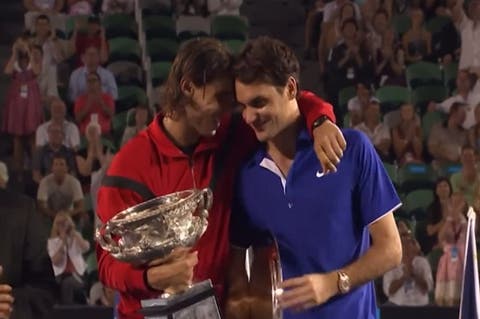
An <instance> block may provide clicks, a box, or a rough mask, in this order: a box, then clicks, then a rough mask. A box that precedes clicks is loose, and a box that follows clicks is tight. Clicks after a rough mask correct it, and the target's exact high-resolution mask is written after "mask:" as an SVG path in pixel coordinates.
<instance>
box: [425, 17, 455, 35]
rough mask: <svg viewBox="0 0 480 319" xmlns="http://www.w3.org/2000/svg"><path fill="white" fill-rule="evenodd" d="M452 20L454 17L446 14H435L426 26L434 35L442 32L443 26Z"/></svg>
mask: <svg viewBox="0 0 480 319" xmlns="http://www.w3.org/2000/svg"><path fill="white" fill-rule="evenodd" d="M451 22H452V19H450V18H449V17H446V16H435V17H433V18H430V19H429V20H428V21H427V23H426V25H425V28H426V29H427V31H429V32H430V33H431V34H432V35H434V34H436V33H440V32H442V30H443V28H445V26H447V25H448V24H449V23H451Z"/></svg>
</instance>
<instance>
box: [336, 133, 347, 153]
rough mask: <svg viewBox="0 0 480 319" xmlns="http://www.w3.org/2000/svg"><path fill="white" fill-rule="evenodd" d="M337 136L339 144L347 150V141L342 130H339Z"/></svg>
mask: <svg viewBox="0 0 480 319" xmlns="http://www.w3.org/2000/svg"><path fill="white" fill-rule="evenodd" d="M335 137H336V138H337V142H338V145H340V147H341V149H342V150H344V151H345V150H346V149H347V141H346V140H345V136H343V134H342V131H340V130H339V132H338V134H336V136H335Z"/></svg>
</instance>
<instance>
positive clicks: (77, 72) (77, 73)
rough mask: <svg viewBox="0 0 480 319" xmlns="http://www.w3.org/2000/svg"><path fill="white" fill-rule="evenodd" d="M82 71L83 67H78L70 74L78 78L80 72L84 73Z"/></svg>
mask: <svg viewBox="0 0 480 319" xmlns="http://www.w3.org/2000/svg"><path fill="white" fill-rule="evenodd" d="M82 72H83V67H80V68H76V69H75V70H73V72H72V74H71V75H70V78H77V77H79V76H80V74H82Z"/></svg>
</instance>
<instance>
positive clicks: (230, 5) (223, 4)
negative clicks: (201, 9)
mask: <svg viewBox="0 0 480 319" xmlns="http://www.w3.org/2000/svg"><path fill="white" fill-rule="evenodd" d="M242 3H243V0H207V8H208V12H209V13H210V14H212V15H240V6H241V5H242Z"/></svg>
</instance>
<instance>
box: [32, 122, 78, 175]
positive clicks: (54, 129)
mask: <svg viewBox="0 0 480 319" xmlns="http://www.w3.org/2000/svg"><path fill="white" fill-rule="evenodd" d="M47 132H48V143H47V144H45V145H44V146H41V147H39V148H37V150H36V151H35V154H34V156H33V165H32V166H33V168H32V174H33V180H34V181H35V182H36V183H40V180H41V179H42V178H43V177H44V176H45V175H47V174H49V173H50V172H51V168H52V163H53V159H54V157H55V156H57V155H58V154H61V155H62V156H63V157H64V158H65V161H66V163H67V167H68V171H69V172H71V173H72V174H75V171H76V166H75V157H74V152H73V150H72V149H70V148H68V147H67V146H65V145H63V140H64V136H65V133H64V131H63V125H62V124H59V123H56V122H54V123H51V124H50V125H49V126H48V129H47Z"/></svg>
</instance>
